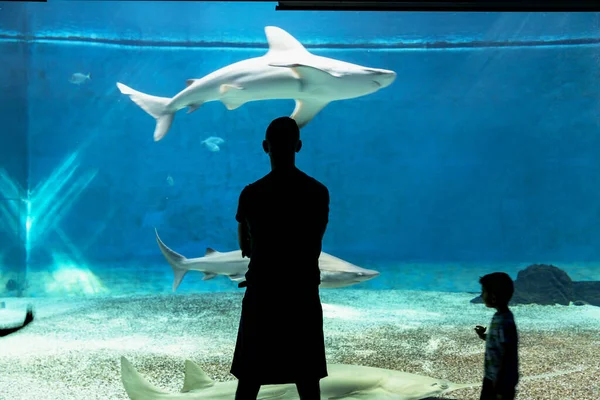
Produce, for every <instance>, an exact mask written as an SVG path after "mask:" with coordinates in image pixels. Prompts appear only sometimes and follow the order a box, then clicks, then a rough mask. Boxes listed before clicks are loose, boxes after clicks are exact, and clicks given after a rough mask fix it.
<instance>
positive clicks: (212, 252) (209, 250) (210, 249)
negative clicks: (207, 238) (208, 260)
mask: <svg viewBox="0 0 600 400" xmlns="http://www.w3.org/2000/svg"><path fill="white" fill-rule="evenodd" d="M215 253H218V251H216V250H215V249H213V248H212V247H207V248H206V253H204V255H205V256H210V255H211V254H215Z"/></svg>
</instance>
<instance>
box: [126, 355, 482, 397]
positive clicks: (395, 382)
mask: <svg viewBox="0 0 600 400" xmlns="http://www.w3.org/2000/svg"><path fill="white" fill-rule="evenodd" d="M327 371H328V376H327V377H326V378H323V379H322V380H321V384H320V386H321V399H329V400H333V399H339V400H342V399H344V400H363V399H364V400H366V399H376V400H392V399H395V400H419V399H426V398H428V397H433V396H439V395H443V394H446V393H449V392H452V391H455V390H458V389H464V388H471V387H478V386H480V385H481V384H480V383H471V384H459V383H452V382H450V381H447V380H445V379H435V378H430V377H428V376H422V375H417V374H410V373H408V372H401V371H394V370H390V369H383V368H373V367H363V366H359V365H347V364H329V365H327ZM121 381H122V382H123V386H124V387H125V391H126V392H127V395H128V396H129V398H130V399H131V400H204V399H206V400H208V399H210V400H220V399H227V400H230V399H233V398H234V397H235V390H236V388H237V381H227V382H214V381H213V380H212V379H210V378H209V377H208V375H206V373H205V372H204V371H203V370H202V369H201V368H200V366H198V365H197V364H195V363H194V362H193V361H190V360H186V361H185V378H184V383H183V388H182V389H181V392H180V393H168V392H165V391H163V390H161V389H159V388H157V387H155V386H153V385H152V384H151V383H149V382H148V381H147V380H146V379H144V377H142V376H141V375H140V374H139V373H138V372H137V370H136V369H135V368H134V367H133V365H132V364H131V363H130V362H129V361H128V360H127V359H126V358H125V357H121ZM266 399H273V400H275V399H277V400H298V399H300V397H299V395H298V391H297V390H296V385H293V384H286V385H265V386H262V387H261V389H260V392H259V394H258V398H257V400H266Z"/></svg>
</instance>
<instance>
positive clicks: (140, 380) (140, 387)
mask: <svg viewBox="0 0 600 400" xmlns="http://www.w3.org/2000/svg"><path fill="white" fill-rule="evenodd" d="M121 382H123V386H124V387H125V391H126V392H127V396H129V398H130V399H131V400H150V399H159V398H164V397H165V395H168V393H167V392H164V391H162V390H160V389H159V388H157V387H155V386H154V385H152V384H151V383H150V382H148V381H147V380H146V379H144V377H143V376H141V375H140V374H139V372H137V370H136V369H135V368H134V366H133V365H131V363H130V362H129V360H128V359H126V358H125V357H121Z"/></svg>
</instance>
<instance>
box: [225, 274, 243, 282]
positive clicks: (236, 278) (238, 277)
mask: <svg viewBox="0 0 600 400" xmlns="http://www.w3.org/2000/svg"><path fill="white" fill-rule="evenodd" d="M229 279H231V280H232V281H234V282H240V281H243V280H244V279H246V274H233V275H229Z"/></svg>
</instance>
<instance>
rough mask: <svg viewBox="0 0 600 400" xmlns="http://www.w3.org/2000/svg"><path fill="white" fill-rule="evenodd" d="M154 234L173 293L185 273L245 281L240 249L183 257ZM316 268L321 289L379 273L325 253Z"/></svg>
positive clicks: (243, 259)
mask: <svg viewBox="0 0 600 400" xmlns="http://www.w3.org/2000/svg"><path fill="white" fill-rule="evenodd" d="M154 231H155V234H156V242H157V243H158V247H159V248H160V251H161V253H162V254H163V255H164V256H165V258H166V259H167V261H168V262H169V264H170V265H171V268H173V274H174V278H173V291H175V290H177V288H178V287H179V285H180V284H181V281H182V280H183V277H184V276H185V275H186V274H187V273H188V271H200V272H203V273H204V278H203V280H208V279H212V278H214V277H215V276H217V275H224V276H227V277H229V279H231V280H232V281H234V282H242V281H244V280H245V279H246V278H245V274H246V272H247V271H248V264H249V263H250V260H249V259H248V258H244V257H242V252H241V251H240V250H235V251H228V252H219V251H216V250H213V249H211V248H209V249H207V250H206V255H205V256H204V257H198V258H186V257H184V256H182V255H181V254H178V253H176V252H175V251H173V250H171V249H170V248H168V247H167V245H166V244H164V243H163V241H162V240H161V239H160V237H159V236H158V231H157V230H156V229H155V230H154ZM319 269H320V270H321V286H320V287H322V288H341V287H345V286H351V285H354V284H357V283H360V282H364V281H368V280H370V279H373V278H375V277H377V276H379V272H377V271H375V270H372V269H365V268H361V267H358V266H356V265H354V264H350V263H349V262H346V261H344V260H341V259H339V258H337V257H334V256H332V255H330V254H327V253H325V252H321V255H320V256H319Z"/></svg>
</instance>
